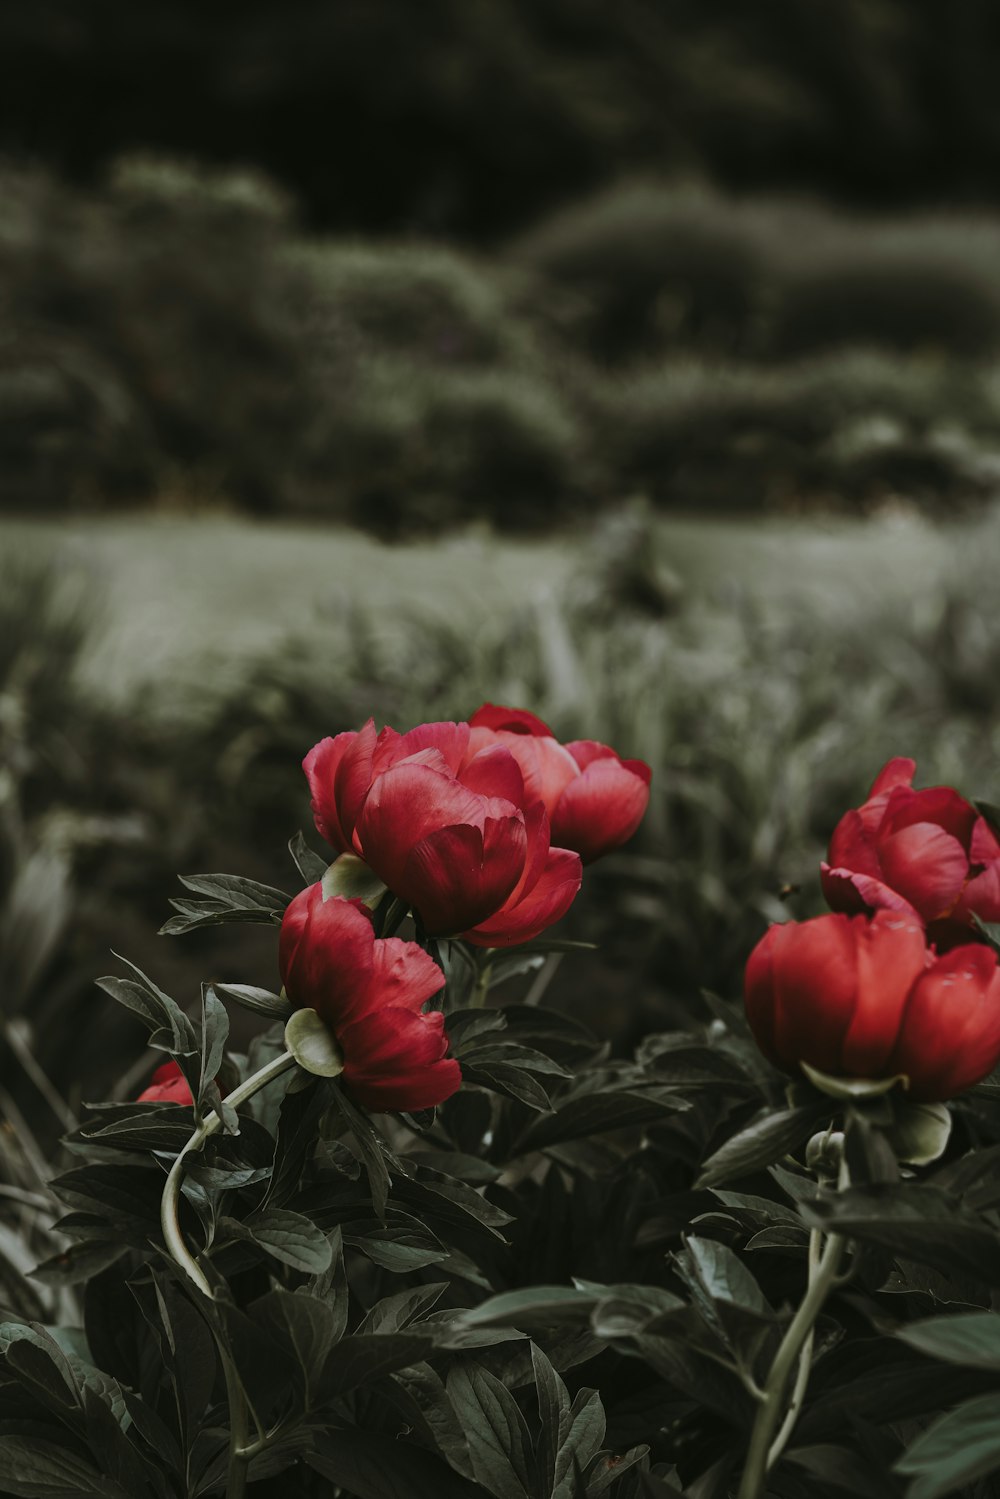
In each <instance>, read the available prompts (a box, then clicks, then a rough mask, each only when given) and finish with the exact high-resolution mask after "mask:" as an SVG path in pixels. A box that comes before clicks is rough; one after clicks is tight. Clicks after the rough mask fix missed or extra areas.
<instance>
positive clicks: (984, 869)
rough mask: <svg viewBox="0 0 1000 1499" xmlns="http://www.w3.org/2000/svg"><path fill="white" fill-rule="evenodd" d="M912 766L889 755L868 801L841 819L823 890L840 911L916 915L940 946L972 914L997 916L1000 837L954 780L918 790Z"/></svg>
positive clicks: (958, 937)
mask: <svg viewBox="0 0 1000 1499" xmlns="http://www.w3.org/2000/svg"><path fill="white" fill-rule="evenodd" d="M915 770H916V765H915V764H914V762H913V761H912V760H904V759H897V760H890V761H889V763H888V764H887V765H886V766H884V767H883V769H882V770H881V771H880V772H879V774H878V776H877V777H876V780H875V784H874V785H873V786H872V789H871V791H870V792H869V794H868V800H867V801H866V802H865V803H864V805H863V806H861V807H858V808H857V809H856V810H853V811H850V812H847V813H845V814H844V816H843V817H842V818H841V819H840V822H839V823H838V824H837V827H836V829H835V830H834V834H833V837H832V839H831V840H830V850H829V858H828V862H827V863H825V864H824V865H823V866H822V878H823V890H824V893H825V895H826V898H827V900H828V901H829V903H830V905H831V906H832V907H833V908H834V910H837V911H863V910H866V909H867V910H878V909H883V908H884V909H888V910H896V911H901V912H903V913H911V914H915V915H916V916H917V917H919V919H920V920H921V921H922V922H923V923H924V925H925V926H927V927H929V928H930V936H931V937H932V938H933V939H934V940H935V941H936V942H937V943H938V945H939V946H953V945H954V944H955V943H956V942H962V941H964V940H966V939H967V935H968V928H969V927H970V926H972V919H973V916H978V917H980V918H981V919H982V920H983V921H1000V842H998V841H997V839H996V837H995V836H994V833H993V830H992V829H991V828H990V826H989V824H988V823H987V822H986V821H985V819H984V818H982V817H980V815H979V814H978V813H977V811H976V809H975V808H974V807H972V806H970V804H969V803H968V802H967V801H966V800H965V799H964V797H961V796H959V794H958V792H957V791H954V790H952V788H951V787H950V786H929V787H927V788H925V789H924V790H922V791H915V790H914V789H913V785H912V782H913V775H914V771H915Z"/></svg>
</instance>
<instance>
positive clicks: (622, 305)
mask: <svg viewBox="0 0 1000 1499" xmlns="http://www.w3.org/2000/svg"><path fill="white" fill-rule="evenodd" d="M514 254H515V257H516V258H517V259H518V260H520V261H522V262H523V263H524V264H525V265H526V266H528V267H530V268H531V269H532V270H533V271H534V272H535V273H536V274H537V275H539V276H541V277H543V278H544V283H543V286H542V288H540V289H539V290H538V291H537V292H536V294H535V306H536V308H537V310H538V313H539V315H541V316H543V317H544V316H545V315H546V312H547V310H548V309H549V304H550V300H551V298H550V293H549V290H548V287H549V285H553V286H555V287H556V288H557V289H558V290H557V300H556V306H555V310H554V311H555V321H556V322H557V325H558V324H559V323H560V322H561V323H562V326H563V327H564V329H565V330H566V331H568V332H569V333H570V334H571V335H572V336H573V337H574V338H575V339H576V340H577V341H578V342H579V343H580V344H582V345H583V346H584V347H585V348H587V349H588V350H589V351H590V352H592V353H593V354H594V355H595V356H596V357H598V358H600V359H612V360H619V359H635V358H636V357H641V356H643V355H648V354H649V353H651V352H653V351H655V350H660V349H664V348H668V347H674V348H677V347H680V348H685V347H697V348H700V349H705V350H711V351H713V352H715V353H717V354H736V353H739V352H740V350H741V349H742V348H743V347H744V346H745V345H746V344H747V343H748V341H749V339H750V337H751V334H752V332H753V326H754V322H755V319H756V317H757V316H758V311H759V303H760V299H761V296H762V292H763V290H764V287H765V285H766V269H765V267H764V266H763V264H762V263H761V257H760V254H759V251H758V247H757V245H756V243H755V240H754V236H753V233H752V230H751V227H750V226H749V224H748V223H747V222H745V220H744V218H742V217H741V216H740V214H739V212H738V211H737V210H736V209H734V207H733V205H732V204H730V203H728V202H726V200H725V199H723V198H720V197H718V196H716V195H714V194H711V193H708V192H706V191H704V190H701V191H699V190H695V189H690V188H687V189H685V188H672V187H669V186H662V185H658V184H655V183H635V184H632V185H626V186H624V187H620V188H614V189H612V190H611V191H609V192H607V193H603V194H600V195H599V196H598V197H596V198H594V199H588V200H586V201H584V202H583V203H581V204H579V205H578V206H576V207H573V208H569V209H565V210H563V211H561V212H560V213H558V214H557V215H555V216H554V217H553V218H552V219H550V220H548V221H547V222H545V223H543V224H541V225H540V226H539V227H538V228H537V229H536V230H534V231H533V232H532V233H530V234H529V235H527V236H525V238H524V239H522V240H521V241H520V242H519V243H518V244H517V245H516V246H515V247H514ZM560 311H561V312H562V317H561V318H560Z"/></svg>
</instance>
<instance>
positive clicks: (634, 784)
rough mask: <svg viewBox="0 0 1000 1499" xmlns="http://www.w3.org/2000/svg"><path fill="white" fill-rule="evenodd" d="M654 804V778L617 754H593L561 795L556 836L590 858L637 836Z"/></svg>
mask: <svg viewBox="0 0 1000 1499" xmlns="http://www.w3.org/2000/svg"><path fill="white" fill-rule="evenodd" d="M648 804H649V786H648V784H647V783H646V781H644V780H643V779H642V778H641V777H640V776H637V775H634V774H633V772H632V771H630V770H626V769H625V767H624V765H622V763H621V761H620V760H619V759H618V757H617V756H615V757H614V758H613V759H596V760H592V761H591V762H590V764H589V765H588V766H587V768H586V770H584V771H582V772H581V773H580V775H578V776H577V777H576V779H575V780H573V781H570V783H569V785H568V786H567V787H566V789H565V790H564V792H563V794H562V796H561V797H560V798H559V802H558V804H557V806H556V809H555V812H554V813H553V814H552V837H553V839H554V840H555V842H556V843H558V844H560V845H561V846H562V847H564V848H573V849H576V851H577V853H578V854H579V855H580V856H581V858H582V859H583V862H584V863H585V864H589V863H591V862H592V861H593V860H594V859H599V858H600V857H601V855H602V854H606V853H608V852H610V850H611V849H613V848H618V847H619V846H620V845H621V844H623V843H625V842H626V841H627V839H629V838H631V836H632V834H633V833H634V832H635V830H636V828H637V827H638V826H639V824H640V822H641V821H642V819H643V815H644V814H645V811H646V807H647V806H648Z"/></svg>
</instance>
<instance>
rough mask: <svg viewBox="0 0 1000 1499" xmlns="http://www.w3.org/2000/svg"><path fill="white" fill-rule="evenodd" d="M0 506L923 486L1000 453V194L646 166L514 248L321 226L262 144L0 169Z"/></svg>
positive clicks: (273, 508) (724, 503)
mask: <svg viewBox="0 0 1000 1499" xmlns="http://www.w3.org/2000/svg"><path fill="white" fill-rule="evenodd" d="M0 194H2V198H3V203H4V213H3V216H2V222H0V503H2V504H3V505H4V506H5V507H6V508H7V509H9V510H15V511H37V510H38V509H40V508H41V509H49V510H61V509H64V508H66V507H69V508H75V509H84V510H93V509H104V508H107V507H112V508H113V507H116V506H118V507H124V506H134V505H135V504H136V503H143V502H148V501H150V500H155V501H156V502H157V503H158V504H160V505H163V504H166V505H168V506H178V505H179V506H181V507H182V508H185V509H188V510H191V509H195V510H197V509H204V508H218V507H220V506H222V507H230V508H232V507H236V508H237V509H243V510H247V511H249V512H252V513H254V514H260V515H290V516H297V517H308V518H316V519H324V520H335V521H339V522H347V523H350V524H355V525H358V526H360V527H362V528H364V529H367V530H370V531H373V532H375V533H377V534H380V535H385V536H400V535H408V534H414V533H416V534H419V533H435V532H439V531H441V530H444V529H446V528H448V527H450V526H452V525H455V524H461V523H467V522H468V521H470V520H473V519H482V520H485V521H487V522H488V523H490V524H492V525H493V526H495V527H497V528H499V529H501V530H504V529H505V530H531V529H537V528H539V527H547V526H550V525H553V524H558V523H560V522H561V521H563V520H569V519H572V520H576V519H579V517H580V516H581V514H586V513H587V512H591V511H595V510H597V509H599V508H600V507H602V506H604V505H606V504H608V503H613V502H618V501H620V500H621V499H622V498H624V497H627V496H628V495H630V494H636V493H639V494H645V495H647V496H649V497H650V498H651V499H652V500H653V501H654V502H655V503H656V504H657V505H660V506H663V507H667V508H674V509H678V508H679V509H683V510H686V511H692V512H696V513H697V512H702V511H709V512H717V511H721V512H723V513H726V512H732V511H734V510H745V511H746V510H749V511H755V510H772V511H774V510H776V511H785V512H788V511H800V510H804V509H805V510H809V509H814V508H817V507H819V508H830V507H833V508H846V509H849V510H861V511H864V510H867V509H871V508H872V507H877V506H878V505H879V504H881V503H882V502H884V501H885V500H886V499H887V498H894V497H897V496H902V497H904V498H905V499H906V500H908V501H910V502H911V503H914V504H916V505H919V506H923V507H926V508H930V509H938V510H941V509H950V508H951V507H953V506H954V505H955V504H956V503H959V502H964V501H967V500H969V499H973V498H975V497H977V496H980V495H982V494H985V493H988V492H990V491H991V490H992V489H993V488H994V487H995V484H996V480H997V474H998V472H1000V466H998V465H1000V216H997V217H991V216H989V215H987V214H975V215H966V216H964V217H962V216H956V215H955V214H943V213H934V214H932V213H928V212H921V213H916V212H914V213H911V214H909V215H907V216H906V217H896V218H886V217H881V218H872V217H870V216H869V217H859V216H857V215H852V214H848V213H846V212H845V211H843V210H839V209H833V208H831V207H829V206H823V205H821V204H819V203H818V202H807V201H804V200H797V199H788V198H774V197H751V198H742V199H734V198H732V197H727V196H724V195H722V194H721V193H719V192H717V191H715V190H712V189H709V188H707V187H705V186H695V185H676V184H666V183H662V182H659V181H656V180H653V179H646V180H635V181H632V182H630V183H624V184H622V185H620V186H617V187H614V188H610V189H608V190H607V191H603V192H601V193H599V194H598V195H597V196H594V197H591V198H588V199H586V200H584V201H582V202H581V203H579V204H576V205H574V206H572V207H569V208H566V209H561V210H558V211H557V212H555V213H554V214H552V215H550V216H549V217H547V218H545V219H544V220H542V221H541V222H539V223H538V224H536V225H535V226H534V227H533V228H531V229H530V230H528V231H526V232H525V233H523V234H520V235H518V236H516V237H515V238H513V239H512V240H510V241H509V242H507V243H506V244H505V245H503V246H502V247H499V248H497V249H495V250H494V251H492V252H491V253H490V254H488V255H487V254H485V253H480V254H475V253H473V252H471V251H469V250H465V249H461V248H458V247H456V246H454V245H444V244H441V243H436V242H430V241H422V240H417V239H405V240H401V239H397V240H391V241H389V240H371V239H362V238H351V239H345V238H324V237H319V236H316V235H312V234H307V233H306V232H305V230H304V229H303V228H302V226H301V223H300V220H299V218H298V217H297V213H296V210H295V206H294V204H293V203H292V201H291V200H290V199H289V198H288V196H287V195H286V194H285V193H284V192H283V191H282V190H280V189H279V188H278V187H277V186H276V185H275V184H274V183H273V182H271V181H269V180H268V179H266V178H264V177H262V176H261V175H260V174H259V173H256V172H248V171H242V172H235V171H212V170H209V169H207V168H204V167H195V166H191V165H185V164H183V163H179V162H176V161H169V160H160V159H154V158H150V157H131V158H126V159H123V160H121V161H119V162H118V163H117V164H116V165H114V166H113V167H112V168H111V169H110V170H109V172H108V174H107V175H106V177H104V178H102V179H101V181H100V182H99V183H98V184H97V185H95V186H93V187H88V188H83V187H76V188H75V187H71V186H68V185H67V184H66V183H65V182H63V181H61V180H59V179H57V178H56V177H54V176H53V175H52V174H51V173H50V172H48V171H46V170H43V169H42V168H31V169H29V168H26V167H24V166H16V165H13V164H11V163H8V164H7V166H6V167H4V168H3V169H2V174H0Z"/></svg>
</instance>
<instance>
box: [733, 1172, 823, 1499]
mask: <svg viewBox="0 0 1000 1499" xmlns="http://www.w3.org/2000/svg"><path fill="white" fill-rule="evenodd" d="M848 1181H849V1177H848V1174H847V1165H846V1162H845V1161H843V1160H842V1161H841V1167H840V1180H839V1183H838V1185H839V1186H840V1187H841V1188H843V1187H845V1186H847V1184H848ZM822 1239H823V1235H822V1234H821V1233H820V1232H819V1231H818V1230H815V1229H814V1230H813V1231H812V1233H810V1235H809V1282H808V1285H807V1287H806V1294H805V1296H804V1297H803V1298H802V1302H801V1304H800V1305H799V1309H798V1311H797V1312H796V1313H795V1316H794V1317H793V1318H792V1320H791V1322H790V1323H789V1325H788V1328H787V1330H786V1332H785V1336H784V1337H783V1338H782V1340H781V1343H780V1345H779V1347H778V1351H777V1353H776V1354H775V1355H774V1362H773V1363H772V1364H771V1369H770V1372H769V1374H768V1376H767V1380H766V1382H765V1384H764V1390H763V1395H764V1398H763V1400H762V1401H761V1403H760V1405H759V1406H758V1407H757V1414H756V1416H755V1417H754V1423H753V1430H752V1432H751V1433H750V1446H749V1448H748V1450H747V1459H746V1464H745V1466H744V1469H743V1476H742V1478H741V1480H740V1487H739V1490H738V1494H737V1499H761V1495H762V1494H763V1492H764V1481H765V1479H766V1477H767V1474H768V1471H769V1470H770V1469H771V1468H772V1467H773V1466H774V1464H775V1463H776V1462H777V1461H778V1458H779V1457H780V1456H781V1454H782V1452H784V1450H785V1447H786V1446H787V1444H788V1440H789V1438H790V1437H791V1435H792V1432H793V1430H794V1429H795V1423H796V1421H797V1420H798V1417H799V1411H800V1410H801V1407H802V1401H803V1399H804V1397H805V1392H806V1386H807V1385H808V1383H809V1375H810V1372H811V1367H812V1350H813V1344H814V1341H815V1332H816V1319H817V1318H818V1316H819V1314H820V1312H821V1311H822V1309H823V1304H824V1302H825V1301H826V1298H827V1296H828V1295H829V1294H830V1292H831V1291H832V1290H833V1288H834V1286H835V1285H836V1284H837V1282H838V1279H839V1271H840V1264H841V1260H842V1259H843V1257H844V1251H845V1250H846V1248H847V1240H846V1239H845V1238H844V1237H843V1236H842V1235H841V1234H830V1235H829V1237H828V1238H827V1240H826V1244H825V1246H824V1248H823V1250H822V1253H820V1244H821V1243H822ZM797 1360H798V1372H797V1374H796V1376H795V1387H794V1389H793V1391H792V1396H791V1400H790V1402H789V1405H788V1409H787V1412H786V1414H785V1417H784V1420H782V1414H781V1413H782V1408H783V1405H784V1396H785V1390H786V1388H787V1386H788V1381H789V1378H790V1377H791V1373H792V1369H793V1368H794V1367H795V1364H796V1361H797ZM779 1422H780V1423H781V1424H780V1429H778V1428H779Z"/></svg>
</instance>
